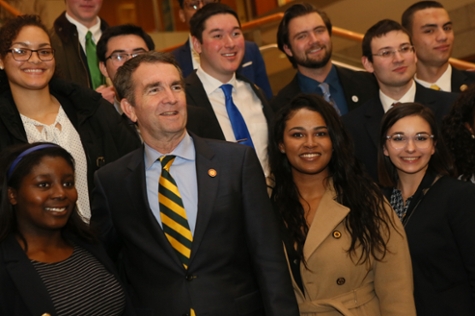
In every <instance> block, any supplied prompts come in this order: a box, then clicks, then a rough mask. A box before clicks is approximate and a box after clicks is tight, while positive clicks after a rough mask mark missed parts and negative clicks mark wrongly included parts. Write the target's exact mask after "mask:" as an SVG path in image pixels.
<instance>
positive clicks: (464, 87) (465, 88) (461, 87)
mask: <svg viewBox="0 0 475 316" xmlns="http://www.w3.org/2000/svg"><path fill="white" fill-rule="evenodd" d="M467 88H468V86H467V85H466V84H463V85H461V86H460V91H461V92H464V91H465V90H467Z"/></svg>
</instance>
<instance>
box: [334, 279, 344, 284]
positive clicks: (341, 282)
mask: <svg viewBox="0 0 475 316" xmlns="http://www.w3.org/2000/svg"><path fill="white" fill-rule="evenodd" d="M345 282H346V280H345V278H338V279H336V284H338V285H343V284H345Z"/></svg>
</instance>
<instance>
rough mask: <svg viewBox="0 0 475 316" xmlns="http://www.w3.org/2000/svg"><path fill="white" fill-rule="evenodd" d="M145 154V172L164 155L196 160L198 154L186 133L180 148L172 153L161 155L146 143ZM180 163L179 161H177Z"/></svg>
mask: <svg viewBox="0 0 475 316" xmlns="http://www.w3.org/2000/svg"><path fill="white" fill-rule="evenodd" d="M144 146H145V147H144V152H145V170H147V169H149V168H150V167H151V166H152V165H153V164H154V163H155V162H156V161H157V159H159V158H160V157H162V156H164V155H173V156H176V157H177V158H178V157H179V158H181V159H184V160H191V161H193V160H195V157H196V152H195V146H194V144H193V139H192V138H191V136H190V135H189V134H188V132H185V137H183V139H182V140H181V141H180V143H179V144H178V146H176V147H175V149H173V151H172V152H170V153H161V152H159V151H157V150H155V149H153V148H152V147H150V146H149V145H147V144H146V143H145V142H144ZM176 162H177V163H178V160H177V161H176Z"/></svg>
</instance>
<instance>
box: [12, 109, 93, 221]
mask: <svg viewBox="0 0 475 316" xmlns="http://www.w3.org/2000/svg"><path fill="white" fill-rule="evenodd" d="M20 117H21V120H22V122H23V127H24V128H25V132H26V137H27V139H28V143H34V142H50V143H55V144H58V145H60V146H61V147H63V148H64V149H66V150H67V151H68V152H69V153H70V154H71V155H72V156H73V158H74V161H75V165H76V166H75V169H76V170H75V178H76V189H77V191H78V201H77V206H78V209H79V214H81V216H82V217H83V219H85V220H86V221H87V222H89V218H91V207H90V205H89V190H88V185H87V159H86V153H85V152H84V148H83V147H82V143H81V138H80V137H79V134H78V132H77V131H76V129H75V128H74V126H73V124H72V123H71V121H70V120H69V118H68V116H67V115H66V113H65V112H64V110H63V108H62V107H61V106H60V107H59V111H58V115H57V116H56V120H55V121H54V123H53V124H51V125H45V124H43V123H40V122H38V121H36V120H33V119H31V118H29V117H26V116H24V115H22V114H20ZM38 127H41V132H40V131H39V130H38Z"/></svg>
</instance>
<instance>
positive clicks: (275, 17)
mask: <svg viewBox="0 0 475 316" xmlns="http://www.w3.org/2000/svg"><path fill="white" fill-rule="evenodd" d="M283 17H284V14H283V13H282V12H279V13H275V14H272V15H269V16H266V17H263V18H260V19H256V20H253V21H251V22H247V23H243V24H242V29H243V30H244V31H249V30H252V29H254V28H257V27H261V26H263V25H266V24H268V23H273V22H278V21H280V20H281V19H282V18H283ZM332 36H338V37H342V38H346V39H349V40H352V41H355V42H359V43H361V42H362V41H363V36H364V35H363V34H361V33H357V32H352V31H348V30H345V29H342V28H340V27H336V26H333V27H332ZM181 45H182V44H180V45H175V46H172V47H167V48H165V49H163V50H162V51H163V52H171V51H172V50H174V49H176V48H178V47H180V46H181ZM449 62H450V64H451V65H452V66H454V67H455V68H459V69H474V70H475V64H474V63H470V62H468V61H464V60H461V59H456V58H450V59H449Z"/></svg>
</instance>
